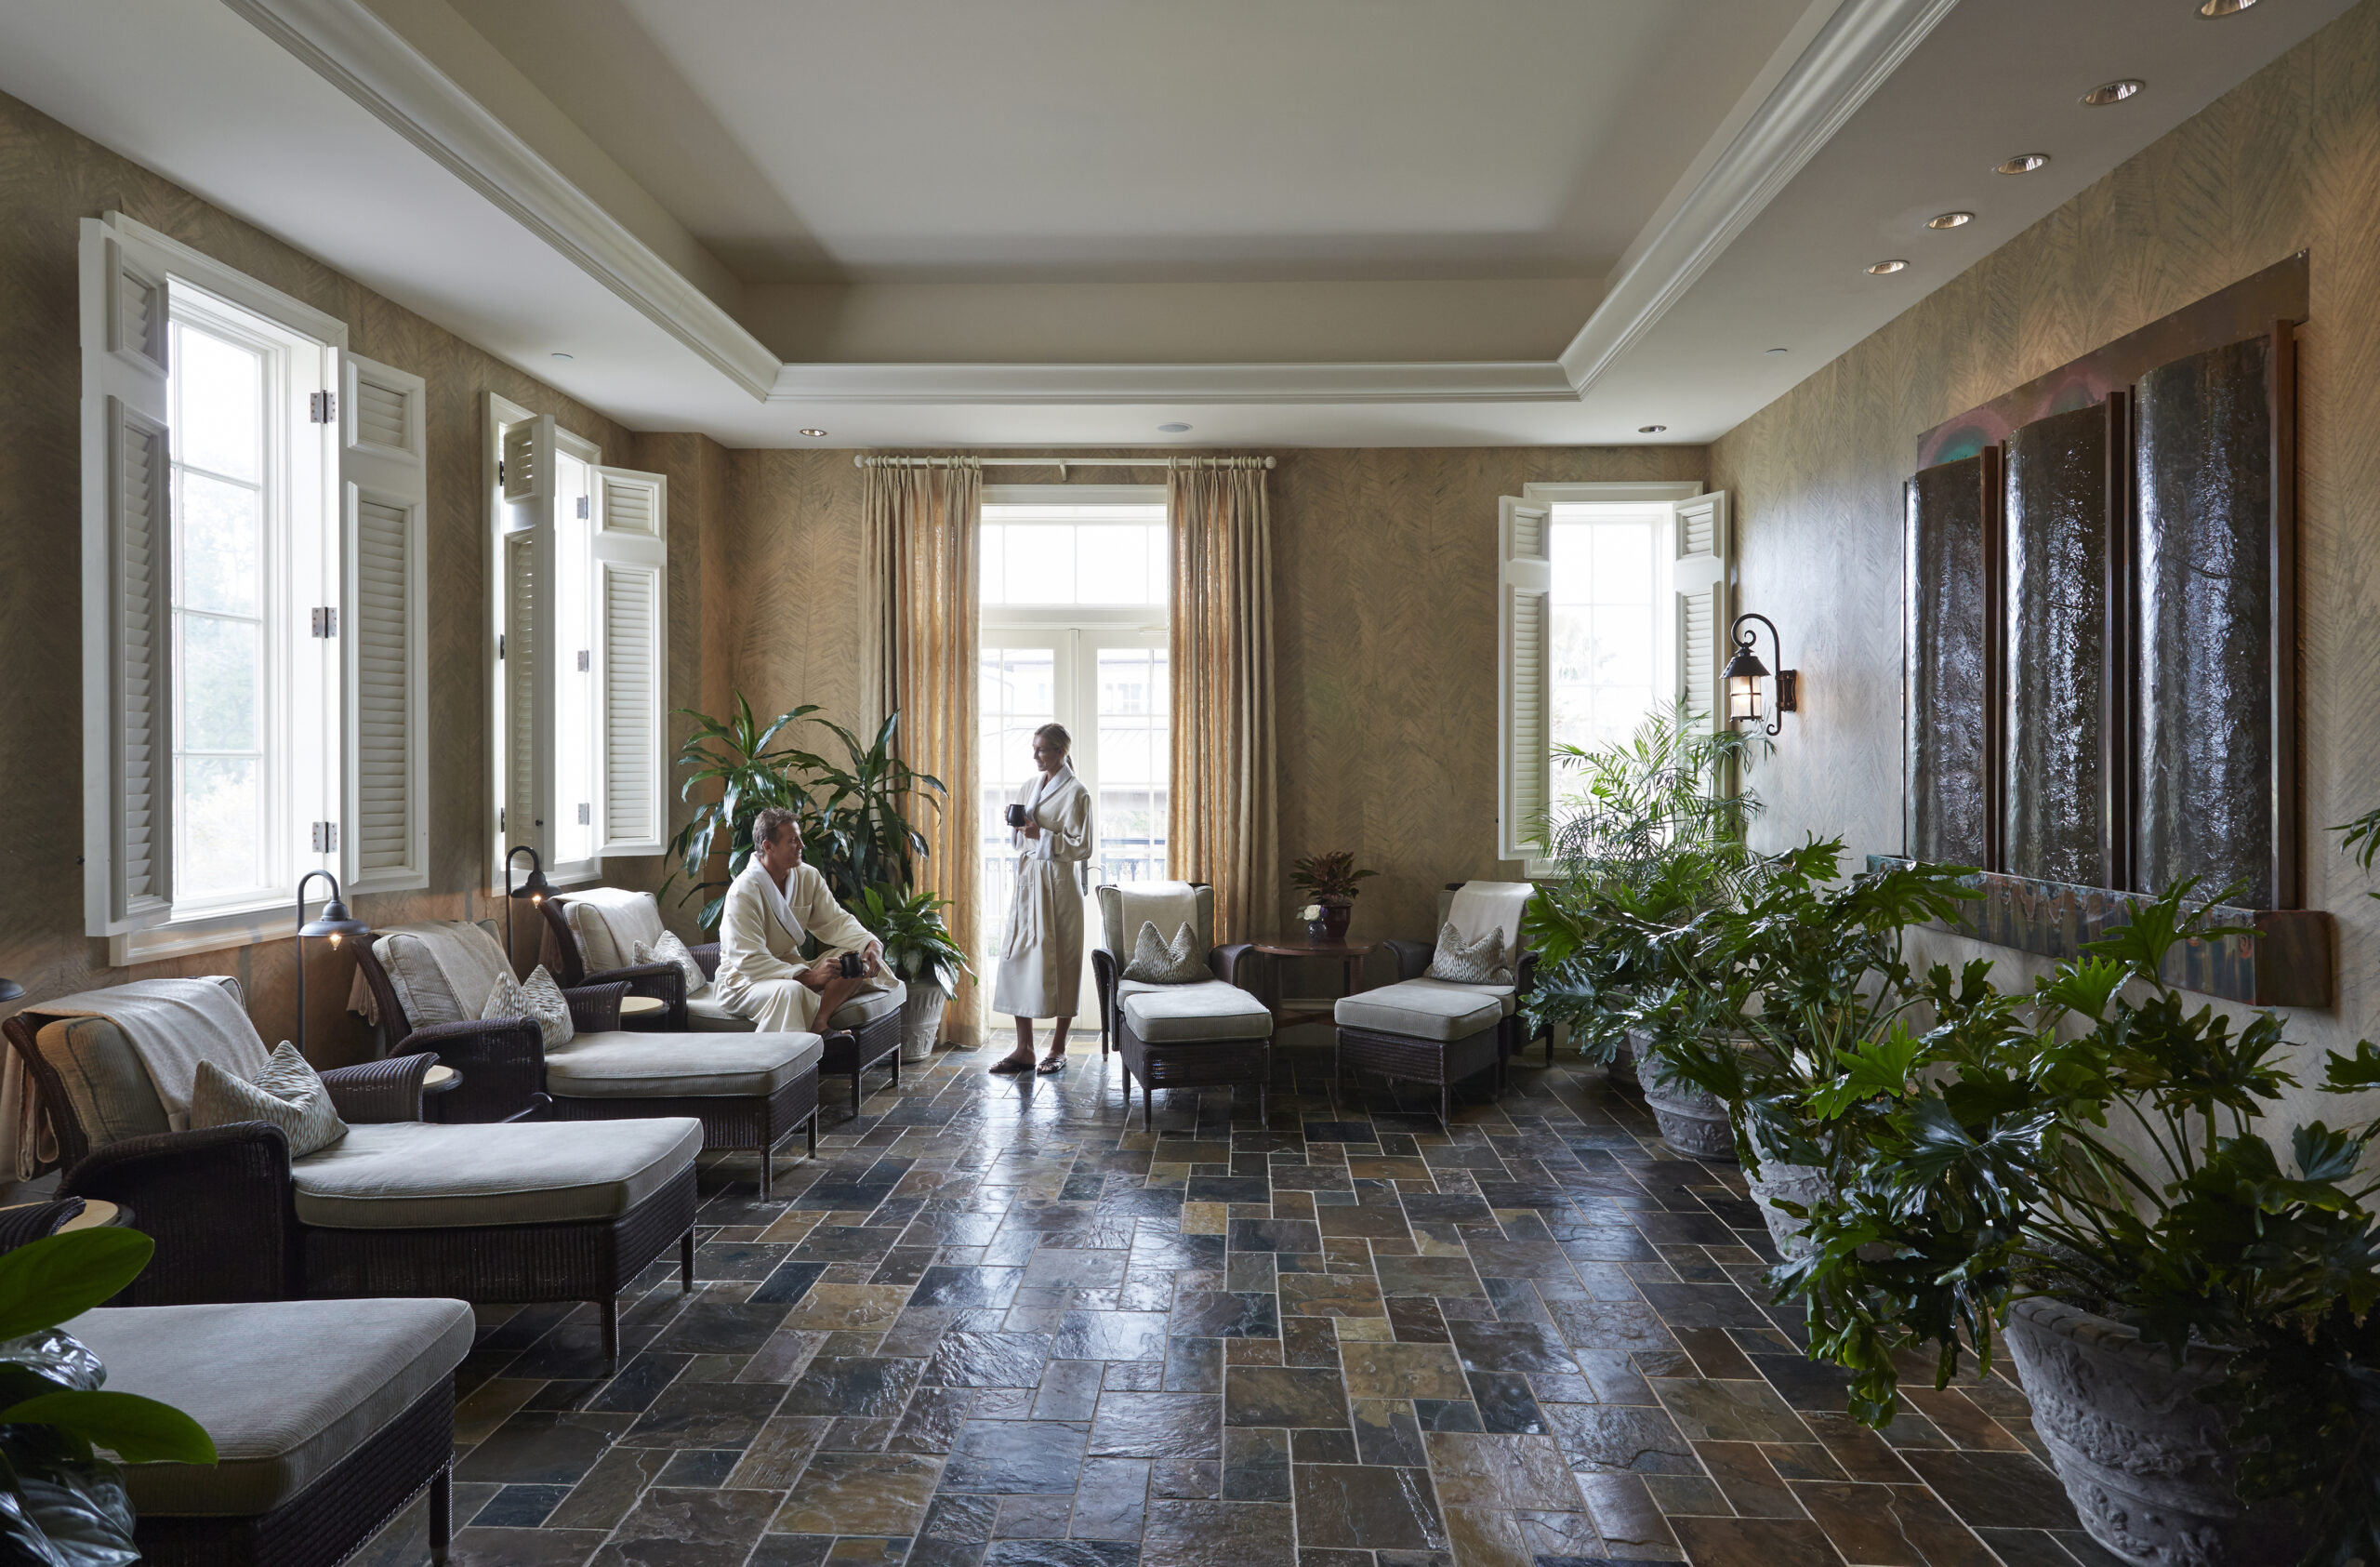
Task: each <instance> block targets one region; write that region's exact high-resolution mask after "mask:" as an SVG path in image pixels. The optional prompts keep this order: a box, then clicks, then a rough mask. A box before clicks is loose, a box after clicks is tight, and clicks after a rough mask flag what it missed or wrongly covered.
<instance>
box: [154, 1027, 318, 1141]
mask: <svg viewBox="0 0 2380 1567" xmlns="http://www.w3.org/2000/svg"><path fill="white" fill-rule="evenodd" d="M243 1121H263V1122H271V1124H273V1125H275V1126H278V1127H280V1128H281V1129H282V1131H283V1132H284V1133H286V1134H287V1135H288V1137H289V1157H290V1158H292V1159H303V1158H305V1157H306V1155H308V1154H310V1153H320V1152H321V1151H322V1150H323V1149H326V1148H328V1147H330V1146H331V1145H332V1144H333V1143H336V1142H337V1141H338V1140H339V1139H340V1138H341V1137H344V1136H346V1135H347V1122H344V1121H341V1120H340V1119H339V1118H338V1108H337V1106H336V1105H333V1104H332V1103H331V1091H330V1089H329V1088H328V1087H326V1086H324V1082H323V1080H322V1079H321V1078H320V1077H317V1076H316V1075H315V1073H314V1069H313V1068H311V1067H310V1066H308V1065H307V1064H306V1057H305V1056H300V1055H299V1054H298V1047H297V1046H296V1045H294V1044H292V1043H290V1042H288V1041H287V1040H283V1041H282V1042H280V1043H279V1044H278V1045H276V1046H274V1047H273V1052H272V1055H271V1058H270V1059H268V1060H267V1061H266V1062H265V1064H264V1070H263V1071H261V1072H258V1074H257V1080H256V1081H255V1082H248V1081H247V1080H246V1079H245V1078H240V1077H234V1076H233V1075H232V1074H231V1073H230V1072H227V1071H225V1070H224V1069H222V1068H220V1067H218V1066H217V1065H216V1064H215V1063H214V1062H212V1061H201V1062H200V1063H199V1064H198V1076H197V1080H196V1081H195V1082H192V1085H191V1093H190V1123H191V1125H192V1127H193V1128H196V1127H205V1126H230V1125H232V1124H234V1123H235V1122H243Z"/></svg>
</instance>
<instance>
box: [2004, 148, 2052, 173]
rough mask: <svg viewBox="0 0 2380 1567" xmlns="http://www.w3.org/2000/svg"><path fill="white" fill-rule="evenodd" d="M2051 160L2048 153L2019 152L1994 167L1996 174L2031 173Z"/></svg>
mask: <svg viewBox="0 0 2380 1567" xmlns="http://www.w3.org/2000/svg"><path fill="white" fill-rule="evenodd" d="M2048 162H2049V154H2048V153H2017V154H2016V156H2015V157H2013V158H2010V159H2009V160H2008V161H2007V162H2006V163H2004V164H2001V165H1999V166H1996V167H1995V168H1993V169H1992V171H1991V172H1992V173H1994V174H2030V173H2032V172H2033V170H2035V169H2037V168H2039V167H2041V166H2043V165H2044V164H2046V163H2048Z"/></svg>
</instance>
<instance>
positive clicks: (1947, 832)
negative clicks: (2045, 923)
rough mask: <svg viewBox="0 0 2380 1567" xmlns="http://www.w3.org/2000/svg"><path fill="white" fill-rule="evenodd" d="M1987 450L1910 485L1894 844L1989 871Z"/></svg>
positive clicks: (1993, 729)
mask: <svg viewBox="0 0 2380 1567" xmlns="http://www.w3.org/2000/svg"><path fill="white" fill-rule="evenodd" d="M1999 477H2000V475H1999V451H1998V448H1996V447H1995V448H1992V449H1991V450H1989V451H1985V452H1982V453H1978V454H1977V456H1974V457H1970V458H1961V459H1960V460H1959V461H1957V462H1946V463H1942V464H1939V465H1938V466H1936V467H1933V468H1928V469H1925V470H1924V471H1921V472H1920V473H1918V474H1917V475H1916V476H1915V477H1914V478H1912V479H1911V480H1910V481H1909V485H1908V491H1907V495H1908V531H1907V535H1906V542H1905V546H1904V554H1903V563H1904V570H1905V572H1906V574H1907V575H1906V580H1905V582H1904V584H1903V595H1902V613H1903V617H1904V619H1903V636H1902V658H1903V675H1904V696H1903V701H1904V703H1905V708H1904V715H1903V736H1904V752H1903V772H1902V781H1903V783H1904V785H1905V786H1906V788H1907V790H1908V794H1907V806H1906V816H1905V817H1904V834H1903V839H1904V843H1905V844H1906V849H1907V852H1908V853H1909V854H1910V855H1911V856H1912V857H1916V858H1918V859H1922V860H1932V861H1937V862H1940V863H1947V864H1956V865H1972V866H1974V867H1976V868H1977V869H1978V870H1996V869H1998V859H1997V856H1996V852H1995V851H1996V847H1997V839H1998V836H1999V809H1998V788H1997V772H1998V769H1997V768H1996V766H1995V765H1994V758H1995V756H1996V754H1997V752H1998V749H1999V748H1998V732H1999V711H2000V703H1999V684H2000V677H1999V670H1998V667H1997V661H1996V660H1995V659H1994V658H1993V657H1992V654H1991V644H1992V640H1993V639H1992V636H1991V623H1992V621H1993V619H1994V618H1996V615H1997V598H1998V586H1999V575H2000V567H1999V560H2000V539H1999V531H2000V529H1999V512H2000V493H1999V492H2000V484H1999Z"/></svg>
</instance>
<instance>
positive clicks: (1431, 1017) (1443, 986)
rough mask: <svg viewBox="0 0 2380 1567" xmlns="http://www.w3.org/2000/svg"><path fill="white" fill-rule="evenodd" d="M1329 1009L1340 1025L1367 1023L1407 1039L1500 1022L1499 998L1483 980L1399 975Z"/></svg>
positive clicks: (1457, 1034) (1446, 1035)
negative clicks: (1452, 980)
mask: <svg viewBox="0 0 2380 1567" xmlns="http://www.w3.org/2000/svg"><path fill="white" fill-rule="evenodd" d="M1332 1012H1333V1016H1336V1018H1337V1019H1338V1021H1339V1024H1340V1026H1341V1027H1342V1028H1348V1029H1374V1030H1376V1031H1378V1032H1380V1033H1383V1034H1403V1035H1405V1036H1406V1037H1407V1038H1408V1039H1427V1040H1459V1039H1469V1038H1470V1037H1471V1036H1472V1035H1473V1034H1476V1033H1480V1032H1483V1031H1485V1030H1487V1029H1492V1028H1494V1027H1496V1026H1497V1025H1498V1024H1499V1023H1501V1022H1502V1021H1503V1018H1504V1001H1503V998H1502V997H1501V996H1499V995H1497V994H1496V993H1495V991H1494V990H1492V989H1489V988H1488V987H1487V986H1484V985H1449V984H1448V983H1446V982H1445V981H1444V980H1435V979H1402V980H1399V981H1397V982H1396V983H1395V984H1394V985H1383V986H1382V987H1381V988H1380V989H1377V990H1366V991H1364V992H1362V993H1361V994H1360V995H1353V996H1342V997H1340V998H1339V1004H1338V1005H1337V1006H1336V1007H1335V1008H1333V1009H1332Z"/></svg>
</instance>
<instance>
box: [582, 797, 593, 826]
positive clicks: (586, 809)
mask: <svg viewBox="0 0 2380 1567" xmlns="http://www.w3.org/2000/svg"><path fill="white" fill-rule="evenodd" d="M578 825H579V826H581V827H592V826H594V825H595V807H594V806H592V805H589V804H588V803H586V802H585V801H583V800H582V801H580V802H579V805H578Z"/></svg>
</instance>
